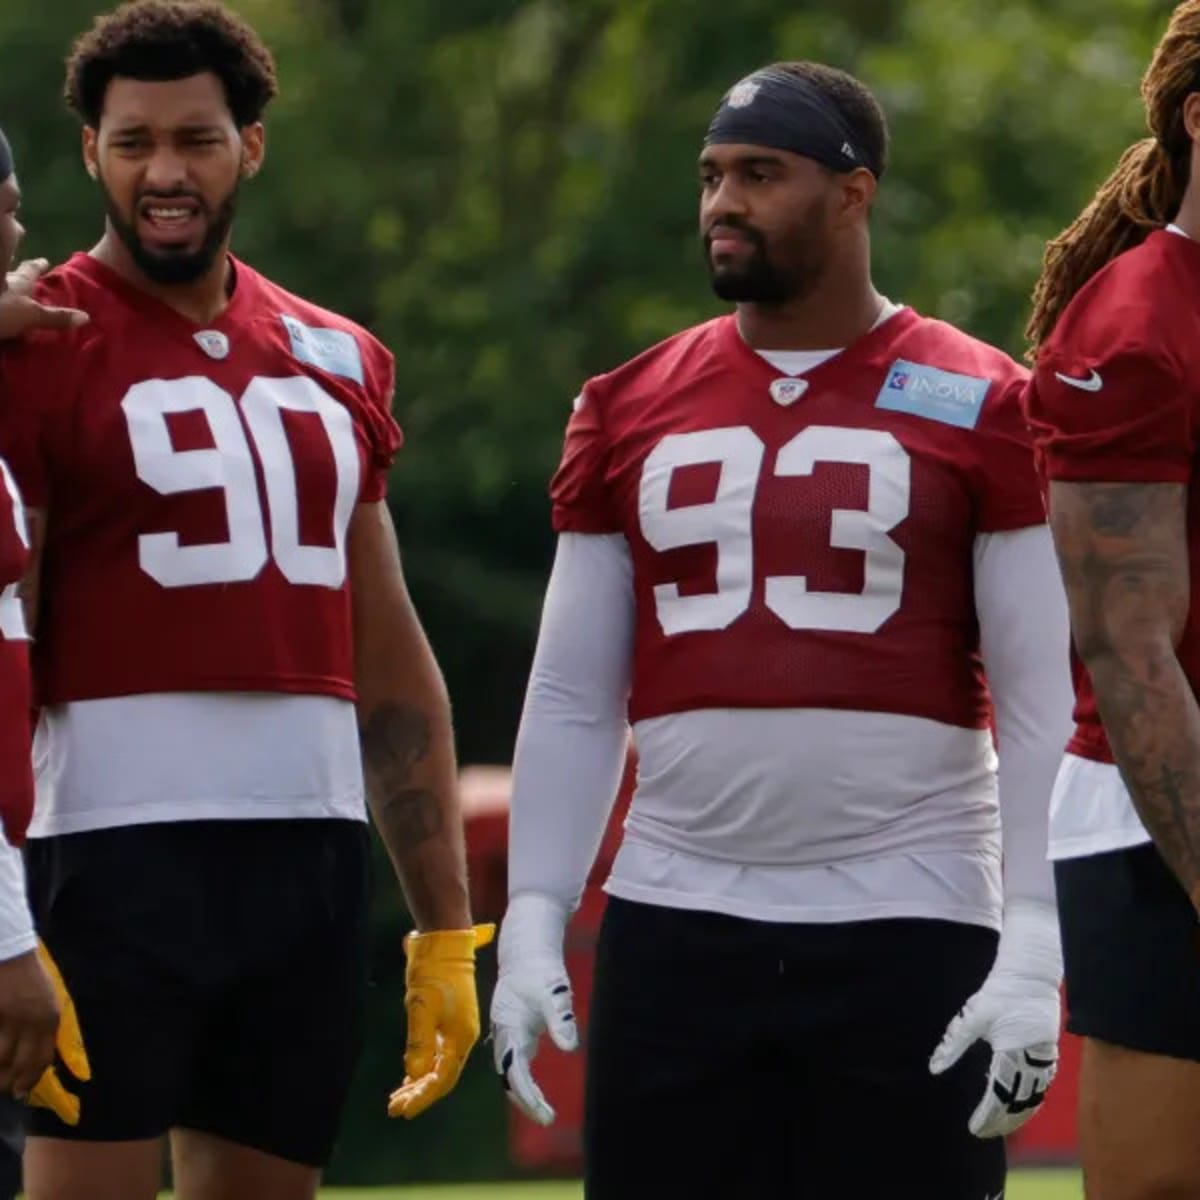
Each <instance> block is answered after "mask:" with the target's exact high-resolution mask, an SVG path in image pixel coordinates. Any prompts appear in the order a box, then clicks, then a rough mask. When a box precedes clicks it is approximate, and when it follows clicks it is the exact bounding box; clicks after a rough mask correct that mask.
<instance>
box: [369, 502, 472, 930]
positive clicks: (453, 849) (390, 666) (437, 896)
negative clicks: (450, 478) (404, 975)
mask: <svg viewBox="0 0 1200 1200" xmlns="http://www.w3.org/2000/svg"><path fill="white" fill-rule="evenodd" d="M347 556H348V560H349V570H350V586H351V593H352V596H353V611H354V651H355V676H356V684H357V688H358V723H359V731H360V736H361V739H362V752H363V770H364V774H365V776H366V785H367V801H368V803H369V805H370V807H371V813H372V815H373V816H374V818H375V825H376V827H377V828H378V830H379V833H380V836H381V837H382V838H383V842H384V845H385V846H386V847H387V850H388V854H389V855H390V856H391V859H392V863H393V864H394V865H395V868H396V874H397V876H398V877H399V879H400V884H401V886H402V887H403V889H404V893H405V896H406V898H407V900H408V907H409V911H410V912H411V913H412V915H413V919H414V920H415V921H416V924H417V929H418V930H420V931H422V932H425V931H428V930H432V929H465V928H467V927H468V926H469V925H470V924H471V919H470V907H469V904H468V900H467V868H466V851H465V848H464V840H463V824H462V813H461V811H460V808H459V800H458V779H457V772H456V766H455V754H454V735H453V730H452V728H451V722H450V703H449V699H448V697H447V694H446V687H445V684H444V682H443V680H442V675H441V671H440V670H439V668H438V665H437V662H436V660H435V659H434V656H433V651H432V650H431V649H430V646H429V642H428V641H427V640H426V637H425V633H424V630H423V629H422V628H421V623H420V620H419V618H418V617H417V614H416V611H415V609H414V608H413V604H412V600H411V598H410V597H409V594H408V589H407V587H406V586H405V583H404V575H403V572H402V571H401V567H400V552H399V548H398V546H397V544H396V532H395V529H394V528H393V526H392V519H391V516H390V514H389V513H388V510H387V505H386V504H385V503H383V502H379V503H377V504H361V505H359V507H358V509H357V511H356V512H355V515H354V518H353V520H352V522H351V525H350V534H349V539H348V551H347Z"/></svg>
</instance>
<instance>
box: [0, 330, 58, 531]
mask: <svg viewBox="0 0 1200 1200" xmlns="http://www.w3.org/2000/svg"><path fill="white" fill-rule="evenodd" d="M47 349H50V352H51V353H53V352H54V351H53V349H52V348H50V347H49V346H48V344H47V343H44V342H40V341H39V340H37V339H36V338H30V339H28V340H25V341H21V342H8V343H4V344H3V345H0V458H3V459H4V460H5V461H6V462H7V463H8V465H9V467H10V468H11V470H12V473H13V475H14V476H15V478H16V480H17V483H18V485H19V486H20V489H21V494H22V496H23V497H24V500H25V503H26V504H27V505H28V506H29V507H30V508H45V507H46V502H47V500H48V498H49V494H50V472H49V466H48V460H47V455H46V450H45V445H46V430H45V424H46V421H47V418H48V414H49V411H50V409H51V407H52V402H51V397H50V395H49V394H48V393H50V392H51V391H52V389H53V388H54V387H55V380H56V377H57V376H56V372H55V368H54V365H53V363H51V362H49V361H47V353H46V352H47ZM61 369H62V366H61V362H60V365H59V370H61Z"/></svg>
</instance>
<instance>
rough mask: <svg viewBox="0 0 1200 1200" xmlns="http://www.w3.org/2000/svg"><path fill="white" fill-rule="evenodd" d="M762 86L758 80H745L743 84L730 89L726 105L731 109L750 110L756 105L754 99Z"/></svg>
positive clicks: (737, 84) (736, 84)
mask: <svg viewBox="0 0 1200 1200" xmlns="http://www.w3.org/2000/svg"><path fill="white" fill-rule="evenodd" d="M761 86H762V85H761V84H760V83H759V82H758V80H757V79H743V80H742V81H741V83H735V84H734V85H733V87H731V88H730V89H729V95H728V96H726V97H725V103H726V104H728V105H729V107H730V108H749V107H750V105H751V104H753V103H754V98H755V96H757V95H758V89H759V88H760V87H761Z"/></svg>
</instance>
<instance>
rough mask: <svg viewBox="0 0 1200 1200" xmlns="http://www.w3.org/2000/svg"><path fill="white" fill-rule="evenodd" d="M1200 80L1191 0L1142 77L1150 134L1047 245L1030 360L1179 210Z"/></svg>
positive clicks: (1031, 326) (1199, 36)
mask: <svg viewBox="0 0 1200 1200" xmlns="http://www.w3.org/2000/svg"><path fill="white" fill-rule="evenodd" d="M1198 85H1200V0H1185V2H1184V3H1183V4H1180V5H1179V6H1178V7H1177V8H1176V9H1175V11H1174V13H1173V14H1172V16H1171V21H1170V24H1169V25H1168V26H1167V31H1166V33H1164V34H1163V37H1162V40H1161V41H1160V42H1159V43H1158V46H1157V48H1156V49H1155V51H1154V57H1153V58H1152V59H1151V60H1150V66H1149V68H1148V69H1147V71H1146V74H1145V75H1144V76H1143V77H1142V102H1143V104H1144V105H1145V108H1146V125H1147V127H1148V128H1149V130H1150V134H1151V136H1150V137H1148V138H1143V139H1142V140H1141V141H1140V142H1135V143H1134V144H1133V145H1132V146H1130V147H1129V149H1128V150H1126V151H1125V153H1124V154H1123V155H1121V159H1120V162H1118V163H1117V168H1116V170H1115V171H1113V173H1112V174H1111V175H1110V176H1109V177H1108V179H1107V180H1106V181H1105V182H1104V183H1103V184H1102V185H1101V186H1100V189H1099V190H1098V191H1097V192H1096V194H1095V196H1093V197H1092V200H1091V203H1090V204H1088V206H1087V207H1086V208H1085V209H1084V210H1083V212H1081V213H1080V214H1079V216H1078V217H1076V218H1075V220H1074V222H1073V223H1072V224H1071V225H1069V226H1068V227H1067V228H1066V229H1064V230H1063V232H1062V233H1060V234H1059V235H1058V237H1056V238H1054V239H1053V241H1051V242H1049V243H1048V244H1047V246H1046V253H1045V256H1044V259H1043V262H1042V274H1041V277H1040V278H1039V279H1038V281H1037V285H1036V287H1035V288H1034V291H1033V312H1032V313H1031V315H1030V318H1029V323H1028V325H1026V327H1025V335H1026V337H1027V338H1028V339H1029V342H1030V349H1029V352H1028V354H1027V355H1026V357H1027V358H1029V359H1030V360H1031V361H1032V360H1033V359H1035V358H1036V357H1037V352H1038V349H1039V348H1040V347H1041V345H1042V343H1043V342H1044V341H1045V340H1046V338H1048V337H1049V336H1050V333H1051V331H1052V330H1053V329H1054V326H1055V324H1056V323H1057V321H1058V318H1059V317H1060V316H1061V315H1062V311H1063V309H1065V308H1066V307H1067V305H1068V304H1069V303H1070V301H1071V298H1072V297H1073V296H1074V295H1075V293H1076V292H1078V291H1079V289H1080V288H1081V287H1083V285H1084V284H1085V283H1087V281H1088V280H1089V279H1091V277H1092V276H1093V275H1095V273H1096V272H1097V271H1099V270H1100V268H1101V267H1103V266H1104V265H1105V264H1106V263H1108V262H1111V261H1112V260H1113V259H1114V258H1116V257H1117V255H1119V254H1122V253H1124V251H1126V250H1128V249H1130V248H1131V247H1133V246H1136V245H1138V243H1139V242H1142V241H1144V240H1145V239H1146V236H1147V235H1148V234H1149V233H1150V232H1151V230H1154V229H1160V228H1162V227H1163V226H1164V225H1166V224H1167V222H1169V221H1170V220H1171V219H1172V218H1173V217H1174V216H1175V214H1176V213H1177V212H1178V211H1179V206H1180V204H1181V203H1182V202H1183V194H1184V191H1185V190H1186V189H1187V184H1188V177H1189V174H1190V170H1191V150H1192V142H1191V138H1190V137H1189V136H1188V133H1187V130H1186V129H1185V128H1184V124H1183V102H1184V100H1185V99H1186V98H1187V96H1188V94H1189V93H1190V92H1193V91H1196V90H1197V89H1198Z"/></svg>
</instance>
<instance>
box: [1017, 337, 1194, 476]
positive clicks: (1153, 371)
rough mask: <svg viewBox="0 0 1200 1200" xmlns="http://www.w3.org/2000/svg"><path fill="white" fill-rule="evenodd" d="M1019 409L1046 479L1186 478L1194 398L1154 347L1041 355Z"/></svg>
mask: <svg viewBox="0 0 1200 1200" xmlns="http://www.w3.org/2000/svg"><path fill="white" fill-rule="evenodd" d="M1025 409H1026V412H1027V414H1028V418H1029V422H1030V424H1031V426H1032V427H1033V431H1034V436H1035V439H1036V442H1037V448H1038V453H1039V455H1040V457H1041V460H1042V463H1043V466H1044V469H1045V473H1046V476H1047V478H1049V479H1059V480H1063V481H1065V482H1076V483H1103V482H1110V483H1121V482H1130V483H1187V481H1188V480H1189V479H1190V477H1191V473H1192V456H1193V454H1194V453H1195V416H1194V400H1193V396H1192V393H1191V390H1190V389H1189V388H1188V387H1187V386H1186V385H1185V383H1184V381H1183V379H1182V378H1181V377H1180V374H1179V372H1178V370H1177V369H1176V368H1175V367H1174V365H1173V364H1172V363H1171V362H1170V356H1169V355H1168V354H1166V353H1164V352H1163V351H1162V350H1159V349H1157V348H1155V347H1151V346H1149V345H1145V346H1138V345H1133V346H1125V347H1121V348H1120V349H1118V350H1116V351H1114V352H1112V353H1111V354H1103V353H1101V354H1088V353H1085V352H1082V351H1073V350H1072V348H1071V347H1070V346H1069V345H1068V346H1065V347H1062V348H1058V347H1055V348H1054V349H1053V350H1051V351H1050V352H1048V353H1046V354H1043V355H1042V356H1041V358H1040V359H1039V361H1038V365H1037V369H1036V371H1035V372H1034V376H1033V380H1032V381H1031V383H1030V385H1029V387H1028V389H1027V390H1026V393H1025Z"/></svg>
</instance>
